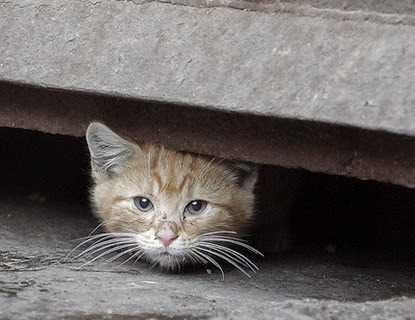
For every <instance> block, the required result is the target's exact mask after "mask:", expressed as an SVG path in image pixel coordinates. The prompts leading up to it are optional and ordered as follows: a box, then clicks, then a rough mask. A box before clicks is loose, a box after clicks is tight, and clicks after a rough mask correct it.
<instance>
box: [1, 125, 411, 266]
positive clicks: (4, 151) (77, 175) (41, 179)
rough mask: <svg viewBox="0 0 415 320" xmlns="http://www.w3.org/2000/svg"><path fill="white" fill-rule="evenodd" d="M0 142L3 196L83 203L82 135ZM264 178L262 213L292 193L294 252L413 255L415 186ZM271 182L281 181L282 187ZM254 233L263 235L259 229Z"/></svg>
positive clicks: (11, 137) (306, 176)
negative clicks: (292, 184)
mask: <svg viewBox="0 0 415 320" xmlns="http://www.w3.org/2000/svg"><path fill="white" fill-rule="evenodd" d="M0 147H1V155H2V156H1V163H0V164H1V165H0V176H1V177H2V179H1V182H0V190H1V193H2V197H7V196H11V195H16V194H17V195H20V196H24V197H25V198H26V199H28V200H30V201H35V202H36V201H37V202H42V201H55V200H59V201H72V202H74V203H77V204H79V203H80V204H81V205H82V206H85V207H86V208H87V207H88V186H89V184H90V178H89V154H88V150H87V146H86V143H85V139H84V138H78V137H72V136H63V135H52V134H45V133H40V132H34V131H27V130H22V129H12V128H0ZM276 172H277V173H278V174H276ZM281 172H282V173H281ZM262 178H263V179H267V180H268V182H266V183H264V182H261V185H260V187H259V188H258V194H259V196H258V208H259V209H260V211H261V212H260V215H261V214H262V215H272V214H276V215H278V210H279V209H278V205H275V203H276V202H278V201H281V199H288V198H290V197H293V199H294V202H293V205H292V206H290V208H289V211H290V219H289V220H290V221H289V228H290V234H291V238H290V240H291V243H292V251H293V252H302V253H310V254H316V253H317V254H318V253H321V254H327V255H332V256H336V255H337V254H340V253H341V254H343V253H344V254H348V253H349V254H350V253H362V252H363V253H364V254H366V253H370V254H373V255H378V254H383V255H392V256H395V257H397V258H398V257H399V258H409V259H413V258H415V257H414V253H413V247H414V245H415V232H414V230H415V215H414V213H413V208H415V190H413V189H407V188H403V187H399V186H394V185H390V184H385V183H379V182H374V181H360V180H357V179H352V178H345V177H340V176H331V175H325V174H318V173H311V172H307V171H304V170H293V169H284V168H277V167H275V166H263V168H262ZM293 179H296V183H295V185H296V188H295V190H296V192H295V194H294V195H290V194H289V193H290V190H291V189H287V188H285V189H284V186H286V185H288V184H290V183H291V182H292V181H293ZM280 181H281V183H280ZM270 183H271V184H274V185H277V186H278V185H280V186H279V187H277V189H278V188H280V191H278V190H277V189H275V186H274V187H269V186H270V185H269V184H270ZM281 184H282V186H281ZM269 190H274V191H275V190H277V191H275V193H270V192H269ZM267 227H268V229H269V230H268V232H270V231H271V232H272V230H274V226H272V225H270V224H268V225H267ZM257 232H261V231H257ZM263 234H265V235H266V234H267V233H266V232H265V233H263ZM253 237H257V238H258V239H260V240H261V241H263V242H266V241H267V237H262V238H261V237H260V234H259V233H258V234H257V235H256V234H254V235H253ZM364 254H363V257H364V256H365V255H364ZM363 260H364V259H363Z"/></svg>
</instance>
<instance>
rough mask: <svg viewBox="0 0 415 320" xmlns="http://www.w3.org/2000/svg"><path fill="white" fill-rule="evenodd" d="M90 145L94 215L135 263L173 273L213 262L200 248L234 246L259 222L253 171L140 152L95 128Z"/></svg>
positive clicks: (144, 148) (148, 147)
mask: <svg viewBox="0 0 415 320" xmlns="http://www.w3.org/2000/svg"><path fill="white" fill-rule="evenodd" d="M86 139H87V143H88V147H89V151H90V154H91V167H92V177H93V180H94V185H93V187H92V190H91V191H92V192H91V198H92V204H93V206H94V209H95V214H96V215H97V216H98V218H99V219H100V220H101V221H102V222H103V225H104V227H105V229H106V230H107V231H108V232H110V233H112V235H114V236H115V237H116V238H117V237H118V238H119V239H122V241H120V248H121V247H122V249H123V250H130V252H131V253H133V254H134V255H135V257H136V258H137V259H139V258H140V257H144V258H146V259H147V260H149V261H150V262H153V263H155V264H159V265H160V266H161V267H164V268H167V269H169V268H174V267H175V266H178V265H179V264H182V263H183V262H186V261H189V260H190V261H198V262H203V261H211V260H209V253H208V251H206V250H211V249H206V248H208V247H209V246H208V247H203V246H201V243H202V244H203V243H205V242H206V243H208V242H209V239H210V241H211V242H212V241H213V240H214V239H218V238H220V237H222V240H223V239H225V240H226V239H227V240H229V241H228V242H232V241H231V240H232V239H231V238H232V237H230V236H229V235H231V234H233V233H237V234H238V235H240V234H242V233H243V232H244V231H245V230H246V228H247V226H248V225H249V223H250V221H251V219H252V217H253V213H254V193H253V191H254V187H255V183H256V180H257V170H256V168H255V167H254V166H250V165H246V164H242V163H233V162H230V161H225V160H216V159H213V158H209V157H205V156H198V155H194V154H186V153H181V152H176V151H172V150H168V149H165V148H164V147H162V146H156V145H152V144H144V145H138V144H136V143H134V142H132V141H129V140H127V139H124V138H122V137H120V136H119V135H117V134H116V133H114V132H113V131H111V130H110V129H109V128H107V127H106V126H105V125H103V124H101V123H97V122H93V123H91V124H90V125H89V127H88V129H87V133H86ZM212 239H213V240H212ZM213 242H214V241H213ZM225 242H226V241H225ZM195 250H196V251H197V252H198V253H195V252H196V251H195ZM192 252H193V253H192ZM211 262H212V261H211Z"/></svg>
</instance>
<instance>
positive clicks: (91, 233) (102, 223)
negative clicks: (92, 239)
mask: <svg viewBox="0 0 415 320" xmlns="http://www.w3.org/2000/svg"><path fill="white" fill-rule="evenodd" d="M104 224H105V221H103V222H101V223H100V224H99V225H97V226H96V227H95V228H94V230H92V231H91V232H90V233H89V234H88V236H92V235H93V234H94V232H95V231H97V230H98V229H99V228H100V227H102V226H103V225H104Z"/></svg>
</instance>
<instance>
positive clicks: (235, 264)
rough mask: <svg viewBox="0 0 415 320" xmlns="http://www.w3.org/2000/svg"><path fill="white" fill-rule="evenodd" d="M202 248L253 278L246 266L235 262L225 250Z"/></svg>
mask: <svg viewBox="0 0 415 320" xmlns="http://www.w3.org/2000/svg"><path fill="white" fill-rule="evenodd" d="M199 249H200V250H202V251H204V252H208V253H210V254H212V255H214V256H217V257H218V258H221V259H223V260H225V261H227V262H229V263H230V264H231V265H233V266H234V267H236V268H237V269H238V270H239V271H241V272H242V273H243V274H244V275H246V276H247V277H248V278H251V276H250V274H249V273H248V272H246V271H245V269H244V268H242V267H241V266H240V265H239V264H238V263H237V262H235V261H234V260H233V259H231V258H229V257H228V255H225V254H224V253H223V252H218V251H213V250H210V249H206V248H202V247H199Z"/></svg>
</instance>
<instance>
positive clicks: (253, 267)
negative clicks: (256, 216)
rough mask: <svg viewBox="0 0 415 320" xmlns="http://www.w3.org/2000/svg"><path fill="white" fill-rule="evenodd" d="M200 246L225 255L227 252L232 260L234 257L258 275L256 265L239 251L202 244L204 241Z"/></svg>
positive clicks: (213, 244) (207, 243) (212, 244)
mask: <svg viewBox="0 0 415 320" xmlns="http://www.w3.org/2000/svg"><path fill="white" fill-rule="evenodd" d="M198 245H199V246H205V247H207V248H210V249H213V250H217V251H220V252H222V253H223V254H225V252H226V253H228V254H230V258H231V257H232V258H233V259H235V260H237V261H239V262H240V263H241V264H243V265H244V266H246V267H248V268H249V269H251V270H252V271H253V272H254V273H256V271H258V270H259V268H258V267H257V266H256V265H255V263H253V262H252V261H251V260H250V259H248V258H247V257H246V256H244V255H243V254H241V253H239V252H238V251H235V250H233V249H231V248H228V247H224V246H221V245H218V244H215V243H209V242H202V241H201V242H199V244H198Z"/></svg>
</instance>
